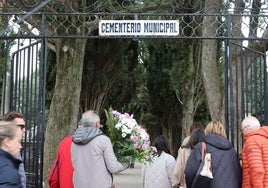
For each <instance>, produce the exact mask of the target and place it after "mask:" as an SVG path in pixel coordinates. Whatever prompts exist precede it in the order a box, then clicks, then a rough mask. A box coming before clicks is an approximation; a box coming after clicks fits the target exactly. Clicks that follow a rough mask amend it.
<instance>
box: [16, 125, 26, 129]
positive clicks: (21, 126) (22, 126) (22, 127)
mask: <svg viewBox="0 0 268 188" xmlns="http://www.w3.org/2000/svg"><path fill="white" fill-rule="evenodd" d="M17 126H19V127H20V129H21V130H23V129H25V125H24V124H17Z"/></svg>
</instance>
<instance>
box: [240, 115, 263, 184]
mask: <svg viewBox="0 0 268 188" xmlns="http://www.w3.org/2000/svg"><path fill="white" fill-rule="evenodd" d="M241 129H242V132H243V134H244V140H245V143H244V146H243V151H242V169H243V179H242V188H267V187H268V126H262V127H260V122H259V121H258V119H257V118H256V117H253V116H248V117H246V118H245V119H244V120H243V121H242V123H241Z"/></svg>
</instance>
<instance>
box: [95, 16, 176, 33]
mask: <svg viewBox="0 0 268 188" xmlns="http://www.w3.org/2000/svg"><path fill="white" fill-rule="evenodd" d="M99 35H100V36H150V35H153V36H177V35H179V21H178V20H100V22H99Z"/></svg>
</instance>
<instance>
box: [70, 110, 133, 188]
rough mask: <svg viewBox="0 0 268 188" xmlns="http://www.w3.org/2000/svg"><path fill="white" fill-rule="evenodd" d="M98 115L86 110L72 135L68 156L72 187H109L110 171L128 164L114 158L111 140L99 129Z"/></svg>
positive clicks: (123, 167) (116, 170) (111, 184)
mask: <svg viewBox="0 0 268 188" xmlns="http://www.w3.org/2000/svg"><path fill="white" fill-rule="evenodd" d="M100 127H101V124H100V118H99V115H98V114H97V113H96V112H95V111H93V110H89V111H86V112H85V113H84V114H83V115H82V119H81V120H80V122H79V124H78V128H77V129H76V131H75V133H74V135H73V143H72V145H71V159H72V164H73V168H74V172H73V184H74V187H75V188H111V187H112V186H113V177H112V174H114V173H118V172H121V171H123V170H125V169H127V168H128V167H129V164H127V163H126V164H122V163H120V162H118V161H117V158H116V156H115V154H114V151H113V147H112V143H111V140H110V138H109V137H107V136H105V135H104V134H103V133H102V131H101V130H100V129H99V128H100Z"/></svg>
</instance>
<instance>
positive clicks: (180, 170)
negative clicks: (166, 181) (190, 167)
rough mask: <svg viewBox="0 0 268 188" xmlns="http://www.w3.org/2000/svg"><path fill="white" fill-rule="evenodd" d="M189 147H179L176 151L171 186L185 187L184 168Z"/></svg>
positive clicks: (188, 154) (189, 150) (189, 151)
mask: <svg viewBox="0 0 268 188" xmlns="http://www.w3.org/2000/svg"><path fill="white" fill-rule="evenodd" d="M190 153H191V149H190V148H180V149H179V151H178V157H177V160H176V164H175V167H174V171H173V177H172V186H174V187H176V186H178V185H180V187H186V182H185V175H184V169H185V166H186V163H187V160H188V157H189V156H190Z"/></svg>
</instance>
